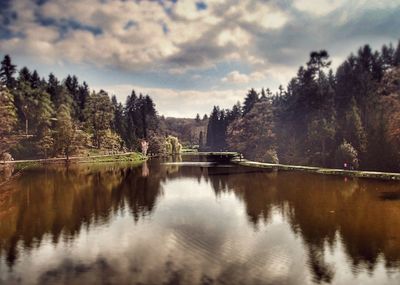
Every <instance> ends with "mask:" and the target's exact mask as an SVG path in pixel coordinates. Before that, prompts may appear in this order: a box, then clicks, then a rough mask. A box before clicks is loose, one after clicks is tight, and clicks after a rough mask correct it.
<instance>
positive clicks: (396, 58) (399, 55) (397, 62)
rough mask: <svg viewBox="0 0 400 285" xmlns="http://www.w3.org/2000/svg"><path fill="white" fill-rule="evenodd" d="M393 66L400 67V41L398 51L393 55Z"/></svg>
mask: <svg viewBox="0 0 400 285" xmlns="http://www.w3.org/2000/svg"><path fill="white" fill-rule="evenodd" d="M393 65H394V66H400V40H399V42H398V44H397V48H396V51H395V53H394V55H393Z"/></svg>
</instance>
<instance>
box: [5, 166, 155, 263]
mask: <svg viewBox="0 0 400 285" xmlns="http://www.w3.org/2000/svg"><path fill="white" fill-rule="evenodd" d="M141 174H142V168H141V166H139V167H134V168H130V167H128V168H122V167H116V166H103V167H101V168H98V169H96V168H93V167H88V166H79V167H76V166H75V167H70V168H53V167H52V168H47V169H45V170H42V169H39V170H36V169H32V170H29V171H26V172H25V173H24V175H22V176H21V177H20V178H19V179H17V180H15V181H12V182H10V184H9V185H8V187H9V188H11V189H13V190H16V191H13V192H12V195H11V197H9V198H8V199H7V200H6V202H5V203H2V204H1V211H0V212H1V213H3V214H2V217H1V218H2V219H1V223H0V253H1V252H2V251H5V252H7V261H8V264H9V265H12V264H13V263H14V262H15V260H16V258H17V257H18V252H17V243H18V241H19V239H21V240H22V242H23V245H24V248H26V249H29V248H31V247H34V246H35V245H37V244H40V242H41V240H42V238H43V235H44V234H47V233H50V234H51V236H52V239H53V242H54V243H57V242H58V240H59V239H60V237H61V236H62V235H63V234H64V235H67V236H75V235H78V234H79V232H80V230H81V228H82V226H85V227H87V226H90V225H91V224H97V223H104V222H107V221H108V220H109V218H110V216H111V215H110V213H111V212H112V211H117V210H119V209H123V207H124V205H125V204H128V205H129V208H130V209H131V211H132V213H133V216H134V217H135V219H138V218H139V217H140V216H143V215H147V214H148V213H150V212H151V211H152V209H153V207H154V205H155V201H156V199H157V196H158V195H159V192H160V188H159V187H160V183H159V179H160V177H159V176H157V175H155V176H148V177H143V176H142V175H141ZM6 193H9V192H4V191H2V192H1V193H0V200H1V198H3V197H4V195H6ZM8 195H9V194H8ZM9 196H10V195H9ZM3 209H8V211H6V212H3V211H4V210H3Z"/></svg>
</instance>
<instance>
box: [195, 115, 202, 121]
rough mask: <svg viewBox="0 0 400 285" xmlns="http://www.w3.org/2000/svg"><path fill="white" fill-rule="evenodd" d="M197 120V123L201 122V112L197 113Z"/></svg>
mask: <svg viewBox="0 0 400 285" xmlns="http://www.w3.org/2000/svg"><path fill="white" fill-rule="evenodd" d="M195 120H196V123H200V121H201V120H200V114H199V113H197V115H196V119H195Z"/></svg>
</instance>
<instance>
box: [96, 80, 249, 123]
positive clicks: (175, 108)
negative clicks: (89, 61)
mask: <svg viewBox="0 0 400 285" xmlns="http://www.w3.org/2000/svg"><path fill="white" fill-rule="evenodd" d="M93 89H94V90H96V91H99V90H100V89H103V90H106V91H107V92H109V94H110V95H112V94H114V95H116V96H117V99H118V100H119V101H120V102H125V100H126V97H127V96H128V95H129V94H131V91H132V90H135V91H136V93H137V94H139V93H142V94H148V95H150V97H151V98H152V99H153V100H154V102H155V104H156V107H157V110H158V111H159V113H160V115H164V116H166V117H181V118H183V117H185V118H192V117H194V116H195V115H196V113H200V114H209V113H210V112H211V109H212V106H213V105H218V106H220V107H221V108H231V107H232V106H233V105H234V104H235V103H236V102H237V101H242V100H243V98H244V96H245V95H246V92H247V90H246V89H226V90H210V91H198V90H175V89H169V88H149V87H142V86H136V85H131V84H121V85H108V86H95V87H94V88H93ZM194 110H195V111H194Z"/></svg>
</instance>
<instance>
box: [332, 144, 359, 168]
mask: <svg viewBox="0 0 400 285" xmlns="http://www.w3.org/2000/svg"><path fill="white" fill-rule="evenodd" d="M335 159H336V165H337V167H348V168H349V169H353V168H355V169H357V168H358V166H359V163H358V152H357V150H356V149H355V148H354V147H353V146H352V145H351V144H350V143H348V142H347V141H346V140H344V141H343V142H342V143H341V145H340V146H339V148H338V149H337V151H336V156H335Z"/></svg>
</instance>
